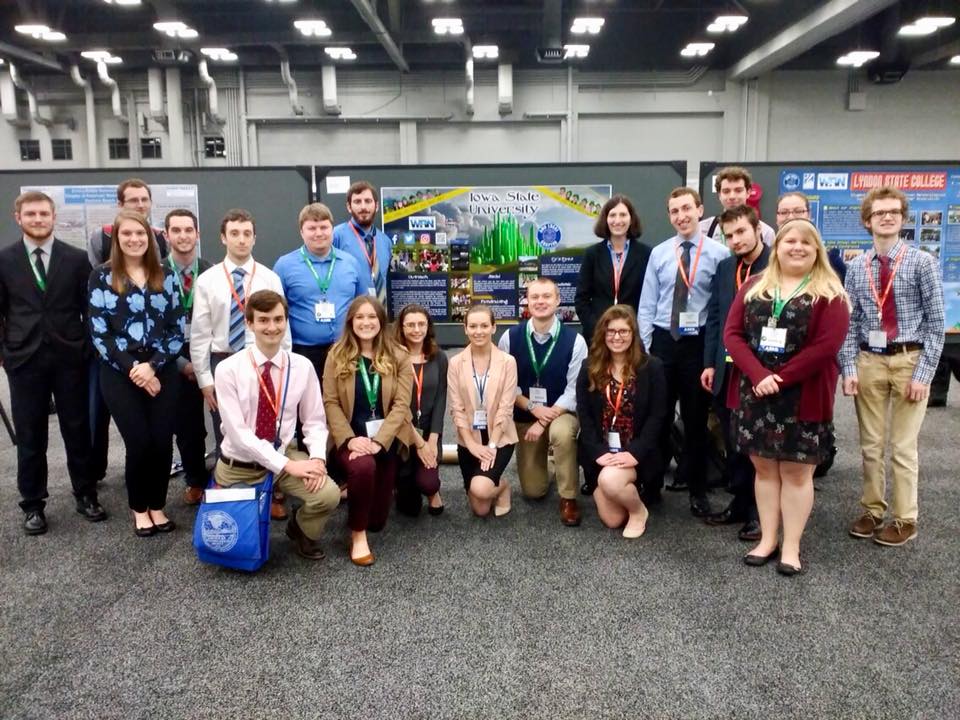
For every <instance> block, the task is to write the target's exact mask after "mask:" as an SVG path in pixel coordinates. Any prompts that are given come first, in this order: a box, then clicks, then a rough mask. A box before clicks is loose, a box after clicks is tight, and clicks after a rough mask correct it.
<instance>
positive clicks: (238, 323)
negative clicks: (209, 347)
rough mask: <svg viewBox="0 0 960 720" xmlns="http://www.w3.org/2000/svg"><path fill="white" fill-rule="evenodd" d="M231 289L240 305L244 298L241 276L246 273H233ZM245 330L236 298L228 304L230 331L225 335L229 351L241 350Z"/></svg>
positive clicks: (244, 338)
mask: <svg viewBox="0 0 960 720" xmlns="http://www.w3.org/2000/svg"><path fill="white" fill-rule="evenodd" d="M232 274H233V287H234V290H235V291H236V293H237V298H239V299H240V302H241V303H242V302H243V301H244V300H245V299H246V298H244V295H243V276H244V275H246V274H247V271H246V270H244V269H243V268H239V267H238V268H237V269H236V270H234V271H233V273H232ZM246 335H247V328H246V326H245V325H244V322H243V308H241V307H240V305H239V304H238V303H237V300H236V298H235V299H233V300H232V301H231V303H230V331H229V332H228V333H227V339H228V341H229V342H230V350H231V351H232V352H239V351H240V350H243V346H244V344H245V341H246Z"/></svg>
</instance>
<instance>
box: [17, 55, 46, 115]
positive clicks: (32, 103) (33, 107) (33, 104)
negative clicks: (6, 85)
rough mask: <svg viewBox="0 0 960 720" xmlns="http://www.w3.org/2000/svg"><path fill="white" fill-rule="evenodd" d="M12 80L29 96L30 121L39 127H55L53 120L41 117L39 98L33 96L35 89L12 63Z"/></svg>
mask: <svg viewBox="0 0 960 720" xmlns="http://www.w3.org/2000/svg"><path fill="white" fill-rule="evenodd" d="M10 79H11V80H13V84H14V85H16V86H17V87H18V88H19V89H20V90H22V91H23V92H24V93H25V94H26V96H27V108H28V110H29V112H30V119H31V120H33V122H35V123H37V124H38V125H44V126H46V127H51V126H52V125H53V120H51V119H49V118H45V117H43V116H42V115H40V108H39V107H37V96H36V95H34V94H33V88H31V87H30V85H29V83H27V81H26V80H24V79H23V77H22V76H21V75H20V71H19V70H17V66H16V65H14V64H13V63H10Z"/></svg>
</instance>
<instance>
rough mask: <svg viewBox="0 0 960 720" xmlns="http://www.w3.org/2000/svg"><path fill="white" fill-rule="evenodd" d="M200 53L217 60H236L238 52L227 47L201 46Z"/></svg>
mask: <svg viewBox="0 0 960 720" xmlns="http://www.w3.org/2000/svg"><path fill="white" fill-rule="evenodd" d="M200 53H201V54H202V55H206V56H207V57H208V58H210V59H211V60H213V61H215V62H236V61H237V60H238V59H239V58H238V57H237V54H236V53H235V52H233V51H232V50H228V49H227V48H200Z"/></svg>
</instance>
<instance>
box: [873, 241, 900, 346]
mask: <svg viewBox="0 0 960 720" xmlns="http://www.w3.org/2000/svg"><path fill="white" fill-rule="evenodd" d="M877 259H878V260H879V261H880V292H884V291H885V290H886V289H887V284H888V283H889V282H890V258H888V257H887V256H886V255H883V256H880V257H878V258H877ZM881 316H882V317H881V320H880V327H881V328H882V329H883V331H884V332H885V333H887V342H893V341H894V340H896V338H897V335H899V334H900V331H899V330H898V329H897V303H896V302H895V301H894V299H893V285H891V286H890V292H889V293H887V296H886V297H885V298H884V299H883V308H882V309H881Z"/></svg>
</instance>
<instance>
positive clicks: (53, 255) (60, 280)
mask: <svg viewBox="0 0 960 720" xmlns="http://www.w3.org/2000/svg"><path fill="white" fill-rule="evenodd" d="M31 260H32V259H31V258H28V256H27V253H26V250H25V248H24V246H23V242H22V240H20V239H19V238H18V239H17V241H16V242H15V243H13V244H12V245H9V246H7V247H5V248H3V250H0V336H2V352H3V360H4V363H5V364H6V366H7V368H8V369H11V370H14V369H16V368H17V367H19V366H21V365H23V364H24V363H26V362H28V361H29V360H30V358H32V357H33V356H34V355H35V354H36V352H37V351H38V350H39V349H40V346H41V345H43V344H48V345H50V346H52V348H53V349H54V350H55V351H56V353H57V357H58V358H60V359H61V361H62V362H65V363H72V362H76V363H80V362H86V360H87V359H88V358H89V353H90V340H89V335H88V333H87V302H88V300H89V297H88V294H87V280H88V279H89V277H90V271H91V269H90V263H89V261H88V260H87V254H86V253H85V252H83V250H80V249H78V248H75V247H73V246H72V245H68V244H67V243H65V242H63V241H61V240H54V241H53V246H52V247H51V249H50V264H49V269H48V270H47V289H46V292H44V291H42V290H40V288H39V287H37V283H36V280H35V279H34V275H33V270H32V269H31V267H30V266H31Z"/></svg>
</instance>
